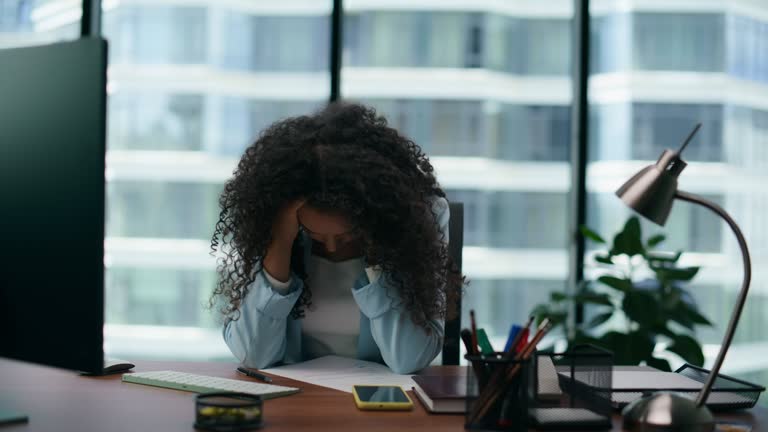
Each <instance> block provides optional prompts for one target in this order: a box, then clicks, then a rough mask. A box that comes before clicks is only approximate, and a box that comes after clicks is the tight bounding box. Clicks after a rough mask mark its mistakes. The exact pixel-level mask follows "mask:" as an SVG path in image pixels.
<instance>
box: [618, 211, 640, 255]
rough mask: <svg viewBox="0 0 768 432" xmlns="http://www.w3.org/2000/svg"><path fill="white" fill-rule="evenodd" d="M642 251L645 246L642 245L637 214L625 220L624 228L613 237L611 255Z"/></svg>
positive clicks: (634, 253)
mask: <svg viewBox="0 0 768 432" xmlns="http://www.w3.org/2000/svg"><path fill="white" fill-rule="evenodd" d="M644 253H645V248H644V247H643V237H642V232H641V231H640V220H639V219H638V218H637V216H632V217H631V218H629V220H627V223H626V224H625V225H624V229H623V230H622V231H621V232H620V233H618V234H616V237H614V238H613V248H612V249H611V255H620V254H626V255H629V256H635V255H642V254H644Z"/></svg>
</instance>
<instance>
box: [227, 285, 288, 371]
mask: <svg viewBox="0 0 768 432" xmlns="http://www.w3.org/2000/svg"><path fill="white" fill-rule="evenodd" d="M270 278H271V276H269V275H268V274H267V273H266V272H265V271H261V272H259V273H258V274H257V275H256V279H255V280H254V282H253V283H252V284H251V286H250V287H249V289H248V293H247V294H246V295H245V298H243V300H242V303H241V304H240V310H239V313H240V315H239V318H238V319H235V320H228V321H227V322H226V323H225V324H224V331H223V333H224V341H225V342H226V344H227V346H228V347H229V349H230V351H232V354H233V355H234V356H235V357H237V359H238V360H239V361H240V362H241V363H243V364H244V365H245V366H247V367H251V368H257V369H263V368H266V367H268V366H271V365H273V364H275V363H278V362H280V361H283V359H284V356H285V350H286V339H287V332H288V329H287V326H288V319H289V317H288V315H289V314H290V313H291V310H292V309H293V305H294V304H295V303H296V301H297V300H298V299H299V297H300V296H301V293H302V291H303V282H302V281H301V279H300V278H297V277H291V278H290V279H289V282H288V284H289V285H288V287H287V288H285V289H281V288H280V287H278V286H275V285H273V283H272V282H271V281H270ZM278 282H279V281H278Z"/></svg>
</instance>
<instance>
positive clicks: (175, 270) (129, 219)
mask: <svg viewBox="0 0 768 432" xmlns="http://www.w3.org/2000/svg"><path fill="white" fill-rule="evenodd" d="M104 6H105V7H107V9H106V10H105V11H104V15H103V23H104V25H103V27H104V35H105V37H106V38H107V40H108V41H109V43H110V65H109V78H110V82H109V97H108V102H109V108H108V113H107V120H108V127H107V131H108V140H107V178H108V185H107V237H106V240H105V244H106V257H105V263H106V277H105V281H106V295H107V308H106V320H107V325H106V328H105V349H106V351H107V353H108V355H111V356H115V357H121V356H122V357H131V356H137V355H138V356H145V355H147V353H149V354H150V355H152V356H153V357H158V358H162V357H172V358H179V357H184V358H193V359H194V358H197V359H200V358H217V357H222V356H224V357H225V358H230V355H229V351H228V349H227V348H226V346H225V345H224V342H223V340H222V338H221V333H220V328H219V326H220V324H221V323H220V322H219V319H218V318H219V317H218V315H217V314H216V313H212V312H211V311H208V310H206V309H205V308H204V306H205V305H206V304H207V301H208V298H209V296H210V294H211V292H212V290H213V288H214V286H215V281H216V274H215V261H214V258H213V257H211V256H210V255H209V252H210V245H209V242H210V238H211V235H212V233H213V229H214V226H215V223H216V221H217V220H218V215H219V208H218V197H219V194H220V192H221V190H222V186H223V184H224V182H225V181H226V180H227V179H229V178H230V176H231V174H232V171H233V169H234V168H235V166H236V164H237V162H238V160H239V158H240V156H241V155H242V152H243V151H244V149H245V148H246V147H247V146H248V145H250V144H251V143H253V141H254V140H255V139H256V138H257V136H258V133H259V132H260V131H261V130H262V129H263V128H264V127H266V126H267V125H269V124H271V123H272V122H274V121H276V120H279V119H281V118H284V117H287V116H291V115H296V114H303V113H306V112H309V111H312V110H313V109H315V108H316V107H318V106H320V105H322V104H323V103H324V102H325V101H327V99H328V95H329V87H330V86H329V77H328V75H329V73H328V44H329V40H328V39H329V34H330V30H329V22H330V20H329V14H330V10H331V9H330V6H331V3H330V2H314V5H312V6H309V5H307V7H306V8H305V9H301V10H298V9H295V8H293V9H292V8H282V7H277V6H270V4H267V2H253V4H251V5H245V4H244V3H243V4H239V3H237V2H235V3H232V2H228V3H226V4H221V2H214V1H208V2H194V3H190V4H189V5H187V4H181V3H174V5H172V6H166V5H160V4H157V5H156V4H150V3H146V4H144V3H141V4H136V3H134V2H128V3H123V2H115V3H112V4H110V3H107V2H104ZM157 334H162V335H164V336H163V337H164V338H165V339H164V341H165V342H164V343H163V344H160V345H158V344H157V343H156V342H154V341H153V339H152V335H157Z"/></svg>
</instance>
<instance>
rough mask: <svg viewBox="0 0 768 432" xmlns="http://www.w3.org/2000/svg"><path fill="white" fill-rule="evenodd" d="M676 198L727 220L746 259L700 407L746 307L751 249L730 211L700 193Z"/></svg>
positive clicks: (750, 277)
mask: <svg viewBox="0 0 768 432" xmlns="http://www.w3.org/2000/svg"><path fill="white" fill-rule="evenodd" d="M675 198H677V199H679V200H682V201H688V202H690V203H694V204H699V205H701V206H704V207H706V208H708V209H710V210H712V211H713V212H715V213H717V215H718V216H720V217H721V218H723V219H725V221H726V222H728V226H730V227H731V230H733V233H734V234H735V235H736V240H738V242H739V247H740V248H741V256H742V258H743V259H744V280H743V282H742V284H741V292H740V293H739V298H738V301H737V302H736V307H734V309H733V313H732V314H731V320H730V321H729V322H728V329H727V330H726V331H725V337H723V343H722V345H721V346H720V352H719V353H718V354H717V359H715V364H714V366H712V371H711V372H710V373H709V376H708V377H707V381H706V383H705V384H704V387H703V388H702V389H701V391H700V392H699V396H698V397H697V398H696V406H699V407H700V406H703V405H704V403H705V402H706V401H707V398H708V397H709V393H710V392H711V391H712V385H713V384H714V383H715V379H716V378H717V375H718V373H720V366H722V365H723V360H725V354H726V353H727V352H728V348H729V347H730V346H731V341H732V340H733V334H734V333H735V332H736V326H737V325H738V323H739V317H741V311H742V310H743V309H744V303H745V302H746V300H747V292H748V291H749V282H750V280H751V279H752V264H751V262H750V259H749V249H747V242H746V240H744V235H742V233H741V230H740V229H739V226H738V225H737V224H736V222H735V221H734V220H733V219H732V218H731V217H730V216H729V215H728V213H726V212H725V210H723V209H722V207H720V206H719V205H717V204H715V203H713V202H711V201H708V200H706V199H704V198H702V197H700V196H698V195H694V194H690V193H687V192H683V191H680V190H678V191H677V192H676V193H675Z"/></svg>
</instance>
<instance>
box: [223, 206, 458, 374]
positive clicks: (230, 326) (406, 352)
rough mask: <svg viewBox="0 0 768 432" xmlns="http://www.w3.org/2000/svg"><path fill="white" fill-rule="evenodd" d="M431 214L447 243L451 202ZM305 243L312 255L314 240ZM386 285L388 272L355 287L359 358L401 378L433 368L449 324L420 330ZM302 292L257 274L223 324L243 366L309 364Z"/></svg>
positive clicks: (298, 284) (295, 280)
mask: <svg viewBox="0 0 768 432" xmlns="http://www.w3.org/2000/svg"><path fill="white" fill-rule="evenodd" d="M432 211H433V212H434V213H435V215H436V217H437V222H438V227H439V230H440V232H441V233H442V235H443V241H444V242H446V244H447V242H448V219H449V217H450V215H449V211H448V202H447V201H446V200H445V199H444V198H436V199H435V201H434V203H433V206H432ZM307 240H309V239H307ZM304 244H305V245H306V248H305V251H304V253H305V256H308V255H309V254H310V253H311V250H310V249H311V248H310V246H311V241H305V242H304ZM305 261H306V260H305ZM387 280H388V277H387V274H386V273H384V274H382V275H381V277H379V278H378V279H377V280H375V281H373V282H371V281H370V280H369V279H368V275H367V274H366V272H365V271H362V272H361V273H360V276H359V277H358V278H357V280H356V281H355V283H354V285H353V286H352V287H350V289H351V290H352V296H353V298H354V299H355V302H356V303H357V305H358V307H359V308H360V335H359V337H358V340H357V358H358V359H361V360H369V361H375V362H379V363H384V364H386V365H387V366H389V368H390V369H392V371H394V372H396V373H400V374H407V373H413V372H416V371H418V370H420V369H423V368H424V367H426V366H427V365H429V364H430V363H431V362H432V360H434V358H435V357H436V356H437V354H438V353H439V352H440V351H441V350H442V347H443V324H444V323H443V320H441V319H432V320H430V321H428V322H427V326H428V327H429V329H430V331H429V332H427V331H426V330H425V329H424V327H422V326H419V325H416V324H415V323H414V322H413V321H412V320H411V316H410V313H409V312H408V311H407V310H405V309H404V307H403V304H402V303H403V302H402V299H401V298H400V295H399V293H398V292H397V289H396V288H395V287H393V286H391V285H390V284H388V283H387ZM406 283H407V282H406ZM303 289H304V285H303V282H302V280H301V278H299V277H298V276H296V275H292V277H291V286H290V287H289V288H288V290H287V291H279V290H277V289H275V287H274V286H272V284H271V283H270V281H269V279H268V278H267V277H266V276H265V274H264V272H263V271H262V272H259V273H258V274H257V275H256V280H255V281H254V282H253V284H252V285H251V286H250V287H249V290H248V293H247V294H246V296H245V298H244V299H243V301H242V303H241V304H240V318H239V319H237V320H230V321H228V322H227V323H226V324H225V325H224V341H225V342H226V343H227V346H229V349H230V350H231V351H232V354H234V356H235V357H237V359H238V360H239V361H240V362H242V363H243V364H244V365H245V366H247V367H251V368H256V369H263V368H266V367H269V366H272V365H275V364H278V363H286V364H290V363H298V362H301V361H304V360H309V359H308V358H306V357H305V356H304V353H303V352H302V347H301V340H302V337H301V336H302V331H301V326H302V320H301V319H293V318H292V317H291V316H290V313H291V310H292V309H293V305H294V304H295V303H296V301H297V300H298V299H299V296H300V295H301V293H302V290H303Z"/></svg>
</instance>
